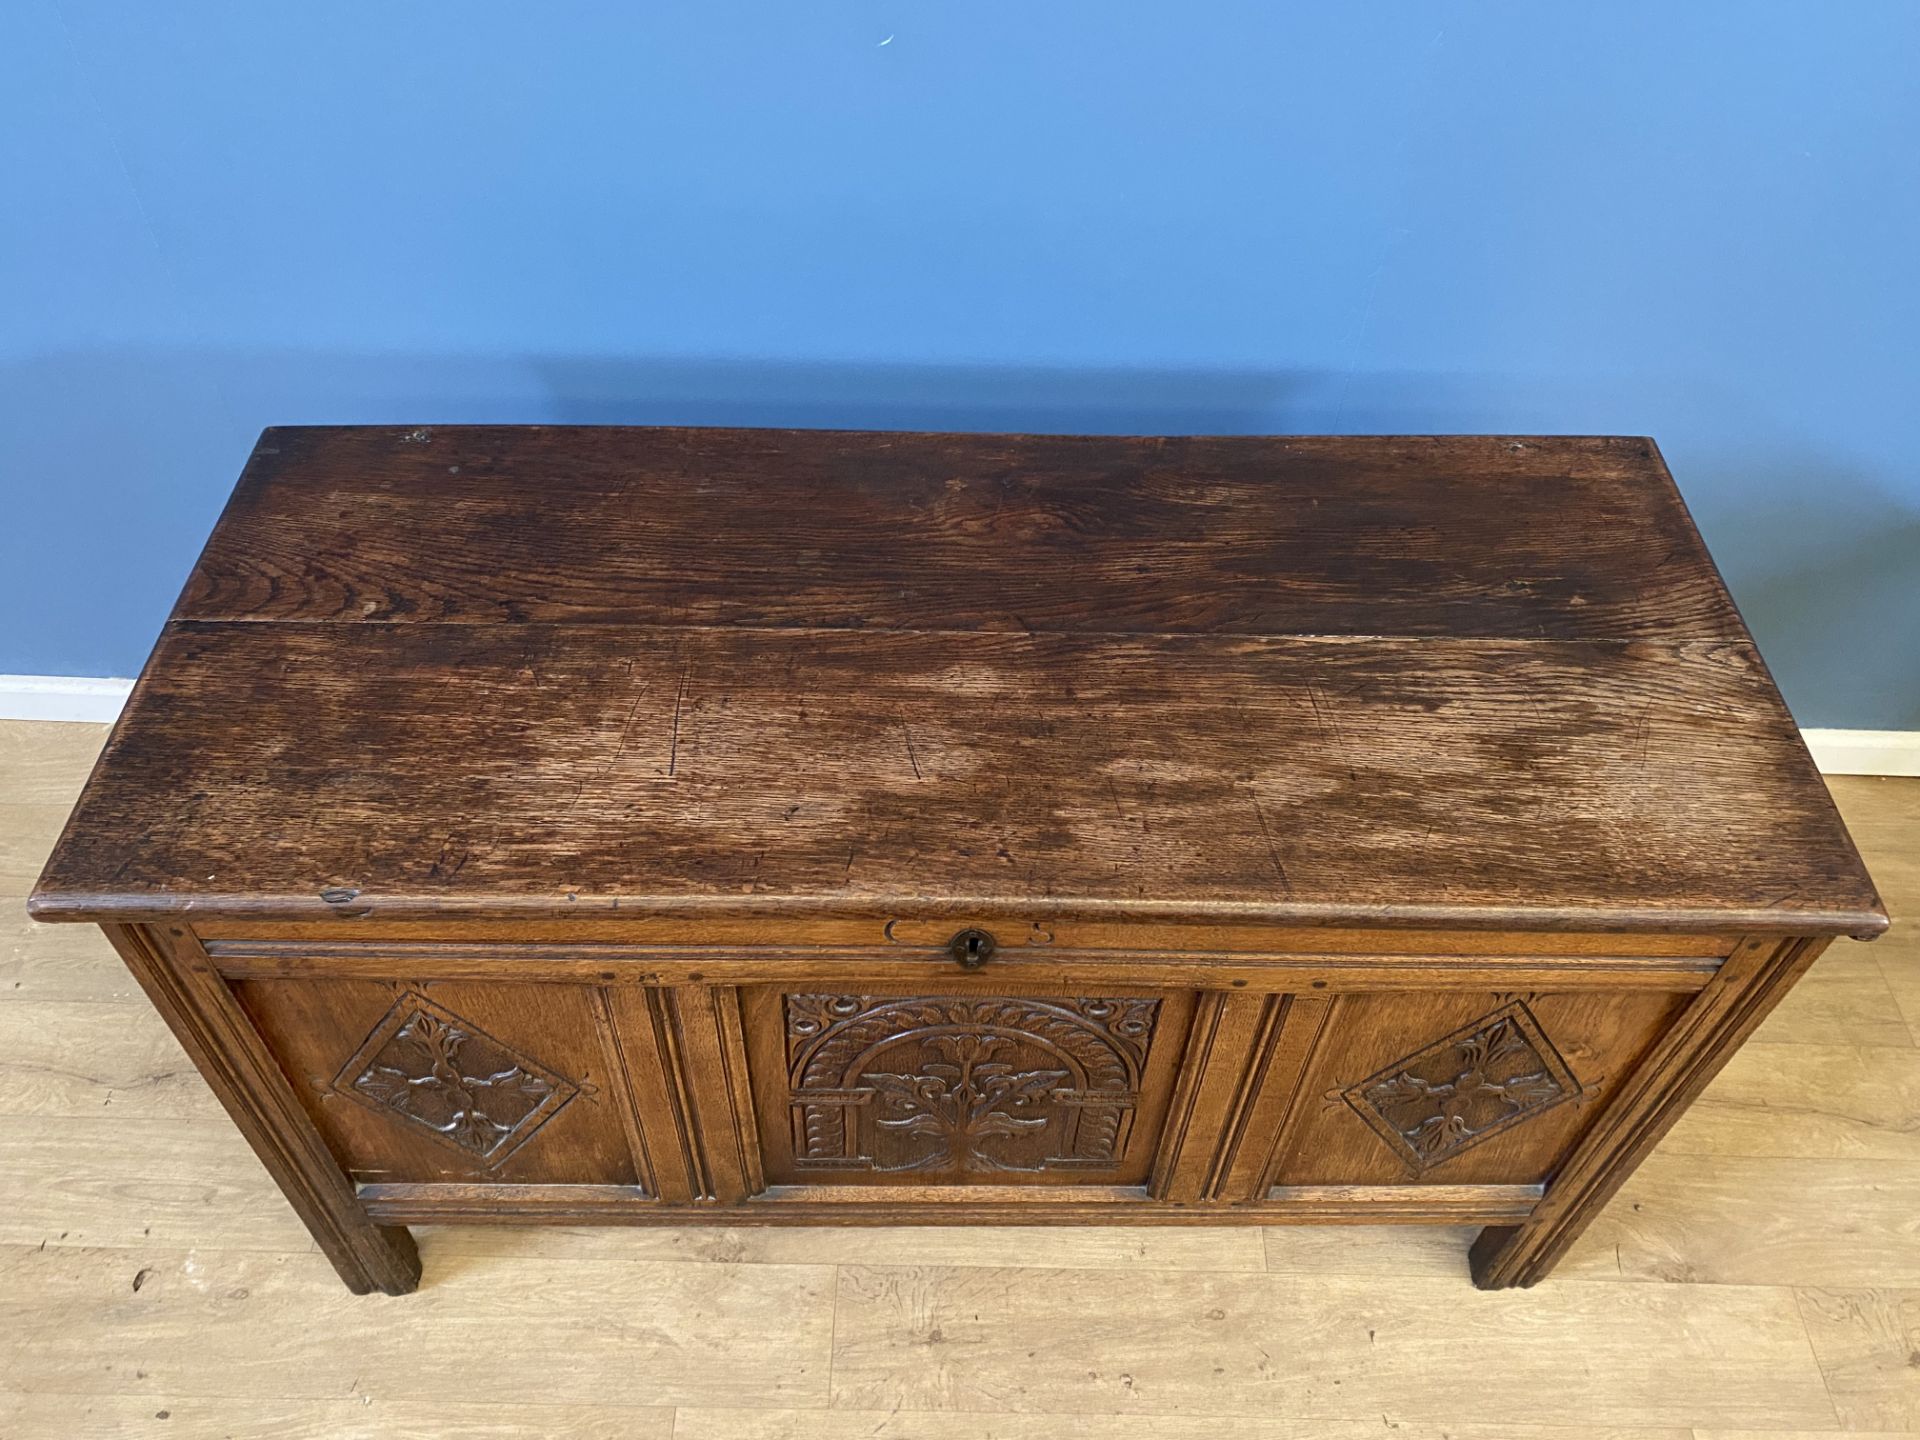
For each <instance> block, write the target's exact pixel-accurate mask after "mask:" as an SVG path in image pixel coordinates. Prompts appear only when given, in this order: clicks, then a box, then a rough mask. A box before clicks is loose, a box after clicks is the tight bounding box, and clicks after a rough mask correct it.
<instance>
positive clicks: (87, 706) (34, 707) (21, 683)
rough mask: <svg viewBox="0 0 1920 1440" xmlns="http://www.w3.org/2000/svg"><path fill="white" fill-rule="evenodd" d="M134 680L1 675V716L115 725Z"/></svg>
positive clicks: (78, 676)
mask: <svg viewBox="0 0 1920 1440" xmlns="http://www.w3.org/2000/svg"><path fill="white" fill-rule="evenodd" d="M132 689H133V681H131V680H98V679H95V678H94V677H92V676H90V675H0V720H85V721H91V722H93V723H94V724H99V725H111V724H112V723H113V722H114V721H116V720H118V719H119V718H120V707H121V706H122V705H124V704H126V703H127V692H128V691H130V690H132Z"/></svg>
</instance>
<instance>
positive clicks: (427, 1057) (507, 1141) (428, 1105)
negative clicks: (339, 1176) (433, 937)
mask: <svg viewBox="0 0 1920 1440" xmlns="http://www.w3.org/2000/svg"><path fill="white" fill-rule="evenodd" d="M334 1089H335V1090H336V1091H337V1092H339V1093H340V1094H343V1095H348V1096H351V1097H352V1098H353V1099H355V1100H359V1101H360V1102H361V1103H363V1104H365V1105H368V1106H371V1107H372V1108H374V1109H376V1110H380V1111H384V1112H387V1113H390V1114H394V1115H397V1116H400V1117H401V1118H403V1119H405V1120H407V1121H410V1122H411V1123H412V1124H414V1125H416V1126H419V1127H420V1129H421V1130H422V1131H424V1132H425V1133H426V1134H428V1135H431V1136H433V1137H434V1138H435V1139H438V1140H441V1141H444V1142H445V1143H447V1144H449V1145H452V1146H454V1147H455V1148H456V1149H459V1150H463V1151H465V1152H466V1153H467V1154H469V1155H471V1156H473V1157H474V1158H475V1159H477V1160H479V1161H480V1162H481V1163H482V1164H484V1165H486V1166H488V1167H489V1168H491V1167H493V1166H495V1165H498V1164H499V1163H500V1162H501V1161H503V1160H505V1159H506V1158H507V1156H509V1155H511V1154H512V1153H513V1152H514V1151H515V1150H517V1149H518V1148H519V1147H520V1146H521V1145H523V1144H525V1143H526V1142H527V1141H528V1140H529V1139H531V1138H532V1136H533V1133H534V1131H536V1130H538V1129H539V1128H540V1126H541V1125H542V1124H544V1123H545V1122H546V1121H547V1119H548V1118H549V1117H551V1116H552V1115H553V1114H554V1112H555V1111H557V1110H559V1109H560V1107H561V1106H563V1105H565V1104H566V1103H567V1101H569V1100H571V1099H572V1098H573V1096H574V1094H575V1093H576V1090H577V1087H576V1086H575V1085H574V1084H573V1082H572V1081H570V1080H568V1079H566V1078H565V1077H564V1076H561V1075H557V1074H555V1073H554V1072H553V1071H551V1070H548V1069H547V1068H545V1067H544V1066H542V1065H540V1064H539V1063H538V1062H536V1061H534V1060H532V1059H530V1058H528V1057H527V1056H525V1055H520V1054H517V1053H516V1052H514V1051H513V1050H511V1049H509V1048H508V1047H507V1046H506V1045H504V1044H502V1043H501V1042H500V1041H498V1040H496V1039H494V1038H493V1037H492V1036H491V1035H489V1034H487V1033H486V1032H485V1031H484V1030H482V1029H481V1028H480V1027H479V1026H478V1025H475V1024H474V1023H473V1022H472V1021H470V1020H467V1019H464V1018H463V1017H461V1016H459V1015H456V1014H454V1013H453V1012H452V1011H451V1010H448V1009H445V1008H444V1007H442V1006H439V1005H436V1004H434V1003H433V1002H432V1001H430V1000H428V999H426V998H424V997H422V996H419V995H407V996H404V997H402V998H401V999H400V1000H399V1001H398V1002H397V1003H395V1005H394V1006H393V1008H392V1009H391V1010H389V1011H388V1012H387V1014H386V1016H385V1017H384V1018H383V1019H382V1020H381V1021H380V1023H379V1024H378V1025H377V1026H375V1027H374V1030H373V1033H372V1034H371V1035H369V1036H368V1037H367V1039H366V1041H365V1042H364V1043H363V1044H362V1045H361V1046H360V1049H359V1050H358V1051H357V1052H356V1053H355V1054H354V1056H353V1058H352V1059H350V1060H348V1061H347V1063H346V1065H345V1066H343V1067H342V1068H341V1071H340V1074H339V1075H338V1076H337V1077H336V1078H335V1080H334Z"/></svg>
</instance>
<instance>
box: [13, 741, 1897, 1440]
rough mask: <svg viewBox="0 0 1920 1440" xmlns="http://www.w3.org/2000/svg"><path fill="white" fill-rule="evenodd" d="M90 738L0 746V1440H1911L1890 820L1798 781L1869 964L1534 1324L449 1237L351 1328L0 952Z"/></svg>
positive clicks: (1443, 1303)
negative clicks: (1846, 844)
mask: <svg viewBox="0 0 1920 1440" xmlns="http://www.w3.org/2000/svg"><path fill="white" fill-rule="evenodd" d="M104 734H105V732H104V729H102V728H101V727H96V726H82V725H46V724H28V723H22V722H6V723H0V897H5V898H0V1437H6V1440H13V1437H38V1436H58V1437H63V1440H64V1437H87V1436H96V1435H99V1436H106V1435H112V1436H148V1435H152V1436H168V1437H175V1440H178V1437H185V1436H244V1437H255V1436H259V1437H266V1436H272V1437H320V1436H324V1437H329V1440H334V1437H363V1436H381V1437H390V1436H432V1437H456V1440H473V1437H481V1436H485V1437H504V1436H543V1437H544V1436H594V1437H601V1436H609V1437H610V1436H619V1437H635V1440H646V1437H665V1436H677V1437H681V1440H823V1437H829V1436H833V1437H838V1436H863V1437H875V1440H989V1437H993V1440H1054V1437H1102V1440H1105V1437H1120V1436H1126V1437H1130V1440H1131V1437H1142V1440H1201V1437H1207V1440H1213V1437H1218V1436H1248V1437H1253V1440H1283V1437H1285V1440H1293V1437H1301V1440H1306V1437H1312V1440H1358V1437H1371V1436H1385V1437H1390V1440H1441V1437H1449V1440H1579V1437H1596V1436H1606V1437H1610V1440H1655V1437H1660V1440H1688V1437H1691V1440H1708V1437H1713V1440H1729V1437H1734V1436H1742V1437H1758V1436H1762V1435H1764V1436H1768V1437H1772V1440H1785V1437H1789V1436H1807V1435H1832V1434H1839V1433H1849V1434H1894V1433H1902V1432H1910V1431H1914V1430H1920V926H1913V925H1909V924H1905V923H1902V921H1901V917H1902V916H1911V915H1915V914H1920V780H1871V779H1841V780H1837V781H1835V782H1834V788H1835V790H1836V792H1837V793H1838V795H1839V798H1840V802H1841V806H1842V808H1843V809H1844V810H1845V812H1846V816H1847V820H1848V823H1849V824H1850V825H1851V826H1852V827H1853V832H1854V835H1855V837H1856V838H1857V839H1858V840H1859V842H1860V845H1861V848H1862V850H1863V851H1864V852H1865V853H1866V856H1867V860H1868V863H1869V864H1870V865H1871V866H1872V868H1873V870H1874V874H1875V876H1876V878H1877V879H1878V880H1879V882H1880V885H1881V888H1882V891H1883V893H1884V895H1885V897H1886V900H1887V903H1888V905H1889V906H1890V907H1891V909H1892V910H1893V912H1894V915H1895V921H1896V928H1895V930H1894V932H1893V933H1892V934H1891V935H1889V936H1888V937H1887V938H1886V939H1884V940H1881V941H1879V942H1878V943H1876V944H1874V945H1871V946H1868V945H1858V944H1853V943H1849V942H1844V941H1843V942H1841V943H1840V944H1838V945H1836V946H1835V947H1834V948H1833V949H1832V950H1830V951H1829V952H1828V953H1827V955H1826V956H1825V957H1824V958H1823V959H1822V960H1821V961H1820V962H1819V964H1818V965H1817V966H1816V967H1815V968H1814V970H1813V972H1812V974H1811V975H1810V976H1809V977H1808V978H1807V979H1806V980H1805V981H1804V982H1802V984H1801V985H1800V987H1799V989H1798V990H1797V991H1795V993H1794V994H1793V995H1792V996H1791V997H1790V998H1789V999H1788V1001H1787V1002H1786V1004H1785V1005H1784V1006H1783V1007H1782V1009H1781V1010H1780V1011H1779V1012H1778V1013H1777V1014H1776V1015H1775V1016H1774V1017H1773V1018H1772V1019H1771V1020H1770V1021H1769V1022H1768V1023H1767V1025H1766V1027H1765V1028H1764V1029H1763V1030H1762V1031H1761V1033H1760V1035H1759V1036H1758V1037H1757V1039H1756V1040H1755V1042H1754V1043H1753V1044H1752V1045H1750V1046H1749V1047H1748V1048H1747V1049H1746V1050H1745V1051H1744V1052H1743V1053H1742V1054H1741V1055H1740V1056H1739V1057H1737V1058H1736V1059H1735V1061H1734V1063H1733V1065H1732V1066H1731V1067H1730V1069H1729V1070H1728V1071H1727V1072H1726V1073H1725V1074H1724V1075H1723V1076H1722V1077H1721V1078H1720V1080H1719V1081H1718V1082H1717V1083H1716V1084H1715V1085H1714V1087H1713V1088H1712V1090H1710V1091H1709V1092H1708V1094H1707V1096H1706V1098H1705V1099H1704V1100H1703V1101H1702V1102H1701V1104H1700V1105H1699V1106H1698V1107H1697V1108H1696V1109H1695V1110H1694V1111H1693V1112H1692V1113H1691V1114H1690V1115H1689V1116H1688V1117H1687V1118H1686V1119H1685V1120H1683V1121H1682V1122H1681V1124H1680V1126H1679V1127H1678V1128H1677V1129H1676V1130H1675V1131H1674V1133H1673V1134H1672V1135H1671V1136H1669V1137H1668V1139H1667V1141H1666V1143H1665V1144H1663V1145H1662V1146H1661V1147H1660V1149H1659V1151H1658V1152H1657V1153H1656V1154H1655V1155H1654V1156H1653V1158H1652V1159H1651V1160H1650V1161H1649V1162H1648V1163H1647V1165H1646V1166H1645V1167H1644V1168H1643V1169H1642V1170H1641V1172H1640V1173H1639V1175H1637V1176H1636V1177H1635V1178H1634V1180H1633V1181H1632V1182H1630V1184H1629V1185H1628V1187H1627V1189H1626V1190H1625V1192H1624V1193H1623V1194H1622V1195H1621V1196H1620V1197H1619V1199H1618V1200H1616V1201H1615V1202H1614V1204H1613V1206H1612V1207H1611V1208H1610V1209H1609V1210H1608V1212H1607V1213H1606V1214H1605V1215H1604V1216H1602V1218H1601V1219H1600V1221H1599V1223H1598V1224H1597V1225H1595V1227H1594V1228H1593V1230H1592V1231H1590V1232H1589V1233H1588V1235H1587V1237H1586V1238H1585V1240H1583V1241H1582V1242H1581V1244H1580V1245H1579V1247H1578V1248H1577V1250H1576V1251H1575V1253H1574V1254H1573V1256H1572V1257H1571V1258H1570V1259H1569V1260H1568V1261H1567V1262H1566V1263H1565V1264H1564V1265H1563V1266H1562V1267H1561V1269H1560V1271H1559V1272H1558V1273H1557V1274H1556V1275H1555V1276H1554V1277H1553V1278H1552V1279H1550V1280H1548V1281H1547V1282H1546V1283H1545V1284H1543V1285H1542V1286H1540V1287H1539V1288H1538V1289H1536V1290H1532V1291H1524V1292H1523V1291H1512V1292H1505V1293H1500V1294H1491V1295H1489V1294H1481V1293H1480V1292H1478V1291H1475V1290H1474V1289H1472V1288H1471V1286H1470V1285H1469V1284H1468V1281H1467V1278H1466V1264H1465V1240H1466V1237H1465V1236H1464V1235H1463V1234H1461V1233H1460V1232H1457V1231H1429V1230H1417V1229H1403V1230H1394V1229H1370V1230H1362V1229H1331V1228H1330V1229H1272V1230H1265V1231H1262V1230H1257V1229H1252V1228H1236V1229H1218V1230H1198V1229H1189V1230H1177V1229H1140V1230H1120V1229H1079V1230H1073V1229H1063V1230H1038V1229H1033V1230H992V1231H990V1230H925V1231H914V1230H881V1231H875V1230H841V1231H831V1230H760V1229H742V1230H737V1231H721V1230H691V1229H690V1230H664V1229H663V1230H645V1229H639V1230H610V1231H585V1230H583V1231H567V1230H491V1229H466V1230H438V1231H436V1230H423V1231H421V1232H420V1241H421V1245H420V1248H421V1251H422V1254H423V1256H424V1257H425V1262H426V1282H425V1284H424V1286H423V1287H422V1289H421V1290H420V1292H419V1293H418V1294H417V1295H414V1296H411V1297H407V1298H404V1299H388V1298H384V1297H379V1296H374V1297H369V1298H365V1299H355V1298H353V1297H351V1296H349V1295H348V1294H347V1293H346V1291H345V1290H344V1289H342V1288H341V1286H340V1284H339V1282H338V1281H337V1280H336V1279H335V1278H334V1275H333V1272H332V1270H331V1269H330V1268H329V1266H328V1265H327V1263H326V1261H325V1260H323V1259H322V1258H321V1257H320V1256H319V1255H318V1254H317V1253H315V1251H314V1249H313V1246H312V1245H311V1243H310V1242H309V1241H308V1239H307V1236H306V1233H305V1232H304V1231H303V1230H302V1229H301V1228H300V1226H299V1225H298V1224H297V1223H296V1222H295V1220H294V1218H293V1215H292V1213H291V1211H289V1210H288V1208H287V1206H286V1204H285V1202H284V1201H282V1200H281V1199H280V1197H279V1196H278V1194H277V1193H276V1192H275V1191H274V1189H273V1187H272V1186H271V1185H270V1184H269V1183H268V1181H267V1179H266V1177H265V1175H264V1174H263V1173H262V1172H261V1170H260V1167H259V1166H258V1165H257V1164H256V1163H255V1162H254V1160H253V1157H252V1155H251V1154H250V1152H249V1151H248V1150H247V1148H246V1146H245V1144H244V1143H242V1141H241V1140H240V1137H239V1136H238V1134H237V1133H235V1131H234V1130H233V1128H232V1126H231V1125H230V1124H228V1122H227V1120H226V1118H225V1116H224V1115H223V1114H222V1113H221V1111H220V1109H219V1108H218V1106H217V1105H216V1104H215V1103H214V1101H213V1099H212V1097H211V1096H210V1095H209V1094H208V1093H207V1091H206V1089H205V1087H204V1086H203V1085H202V1084H201V1083H200V1081H199V1079H198V1077H197V1076H196V1075H195V1073H194V1071H193V1069H192V1067H191V1066H190V1065H188V1063H187V1061H186V1059H185V1058H184V1057H183V1056H182V1055H181V1053H180V1051H179V1049H178V1048H177V1047H176V1046H175V1045H174V1043H173V1040H172V1038H171V1037H170V1036H169V1035H168V1034H167V1032H166V1030H165V1029H164V1028H163V1027H162V1026H161V1024H160V1022H159V1021H158V1020H157V1019H156V1018H155V1017H154V1015H153V1013H152V1012H151V1011H150V1010H149V1009H148V1007H147V1005H146V1003H145V1001H144V1000H143V999H142V998H141V996H140V995H139V993H138V992H137V991H136V990H135V988H134V986H133V984H132V982H131V981H130V980H129V979H128V978H127V976H126V975H125V973H124V972H123V971H122V969H121V967H120V964H119V961H118V960H117V959H116V958H115V957H114V956H113V954H112V952H111V951H109V950H108V949H107V947H106V946H105V945H104V944H103V943H102V942H101V941H100V940H99V938H98V937H97V936H96V935H95V934H93V933H91V932H89V931H83V930H81V929H79V928H77V927H36V926H34V925H32V924H31V923H30V922H29V921H28V920H27V919H26V917H25V914H24V913H23V910H22V907H21V901H20V898H19V897H21V896H24V894H25V893H26V891H27V889H28V887H29V886H30V884H31V882H32V880H33V877H34V875H35V874H36V872H37V870H38V867H39V864H40V859H41V857H42V855H43V854H44V852H45V851H46V850H47V848H48V847H49V845H50V844H51V843H52V841H53V837H54V834H55V832H56V830H57V828H58V827H59V825H60V822H61V820H62V819H63V818H64V816H65V813H66V808H67V805H68V804H69V802H70V801H71V800H72V799H73V796H74V795H75V793H76V792H77V791H78V789H79V786H80V783H81V781H82V779H83V778H84V777H85V775H86V771H87V767H88V765H89V763H90V762H91V760H92V758H93V754H94V751H95V749H96V748H97V747H98V745H99V744H100V742H101V740H102V739H103V738H104ZM1035 1272H1040V1273H1038V1274H1036V1273H1035Z"/></svg>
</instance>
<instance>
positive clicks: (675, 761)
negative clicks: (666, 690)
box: [667, 662, 693, 775]
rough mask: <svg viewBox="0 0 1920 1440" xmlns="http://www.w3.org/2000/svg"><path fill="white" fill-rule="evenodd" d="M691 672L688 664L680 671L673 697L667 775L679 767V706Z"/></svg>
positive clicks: (683, 699) (683, 697)
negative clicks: (677, 686) (677, 687)
mask: <svg viewBox="0 0 1920 1440" xmlns="http://www.w3.org/2000/svg"><path fill="white" fill-rule="evenodd" d="M692 672H693V665H692V663H691V662H689V663H688V664H687V665H686V666H685V668H683V669H682V670H681V671H680V688H679V689H678V690H676V691H675V692H674V695H673V737H672V739H671V740H670V741H669V742H668V745H667V774H669V775H672V774H673V773H674V771H675V770H677V769H678V768H679V766H680V706H681V704H682V703H683V702H684V701H685V700H686V698H687V676H688V675H690V674H691V673H692Z"/></svg>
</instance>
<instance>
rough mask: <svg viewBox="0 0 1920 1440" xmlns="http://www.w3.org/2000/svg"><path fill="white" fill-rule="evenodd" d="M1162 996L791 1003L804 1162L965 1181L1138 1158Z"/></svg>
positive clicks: (794, 1086) (794, 1090)
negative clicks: (1131, 1138) (1145, 1079)
mask: <svg viewBox="0 0 1920 1440" xmlns="http://www.w3.org/2000/svg"><path fill="white" fill-rule="evenodd" d="M1159 1014H1160V1002H1159V1001H1158V1000H1151V999H1071V1000H1068V999H1062V1000H1053V999H1048V1000H1033V999H1024V998H987V999H982V998H977V997H964V996H963V997H948V996H940V997H932V998H914V999H901V998H898V997H889V996H872V995H788V996H787V997H786V1044H787V1066H788V1084H789V1093H790V1099H791V1107H792V1115H793V1153H794V1160H795V1163H796V1164H797V1165H799V1166H801V1167H803V1168H806V1169H813V1170H832V1169H840V1170H862V1171H876V1172H883V1173H893V1172H902V1173H914V1174H925V1175H927V1176H928V1177H929V1178H932V1177H934V1176H938V1175H955V1176H964V1177H970V1178H974V1179H977V1180H979V1181H981V1182H983V1183H990V1181H991V1177H992V1176H993V1175H994V1174H996V1173H1001V1174H1004V1173H1032V1172H1036V1171H1052V1170H1062V1171H1071V1170H1096V1171H1097V1170H1102V1169H1112V1168H1114V1167H1116V1166H1117V1165H1118V1164H1119V1163H1120V1162H1121V1160H1122V1159H1124V1158H1125V1155H1126V1149H1127V1138H1128V1135H1129V1133H1130V1131H1131V1129H1132V1125H1133V1117H1134V1112H1135V1110H1136V1108H1137V1107H1138V1104H1139V1099H1140V1076H1141V1072H1142V1068H1143V1067H1144V1065H1145V1063H1146V1057H1147V1050H1148V1047H1149V1046H1150V1045H1151V1043H1152V1039H1153V1032H1154V1026H1155V1024H1156V1022H1157V1021H1158V1019H1159Z"/></svg>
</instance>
